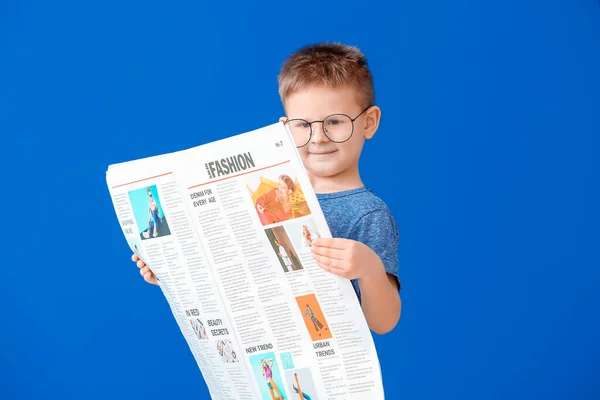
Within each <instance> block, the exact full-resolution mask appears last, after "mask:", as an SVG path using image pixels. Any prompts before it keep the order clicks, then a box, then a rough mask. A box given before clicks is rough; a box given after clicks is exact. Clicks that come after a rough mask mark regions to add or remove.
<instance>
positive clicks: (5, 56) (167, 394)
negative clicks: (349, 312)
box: [0, 0, 600, 400]
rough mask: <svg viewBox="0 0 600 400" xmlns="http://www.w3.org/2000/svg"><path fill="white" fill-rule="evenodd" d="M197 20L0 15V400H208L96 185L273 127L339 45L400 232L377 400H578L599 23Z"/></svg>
mask: <svg viewBox="0 0 600 400" xmlns="http://www.w3.org/2000/svg"><path fill="white" fill-rule="evenodd" d="M215 3H216V2H201V1H186V0H181V1H176V2H160V3H159V2H151V1H123V0H121V1H111V0H106V1H102V2H89V1H58V0H54V1H37V2H32V1H26V0H22V1H10V0H8V1H7V0H3V1H2V2H0V51H1V53H0V135H1V137H2V142H1V146H0V148H1V151H2V157H0V163H1V164H0V167H1V170H2V177H3V179H2V185H1V186H2V195H1V196H0V201H1V208H0V209H1V210H2V234H1V235H2V240H1V241H0V243H1V244H0V246H1V248H2V259H1V261H0V266H1V272H2V279H1V280H0V306H1V308H2V318H1V320H0V321H1V322H0V325H1V327H2V328H1V329H0V382H1V384H0V398H2V399H40V398H51V397H56V398H60V399H105V398H111V399H180V398H187V397H189V395H190V393H195V394H196V398H204V396H207V391H206V388H205V385H204V382H203V381H202V379H201V375H200V372H199V371H198V368H197V366H196V364H195V362H194V360H193V358H192V355H191V352H190V351H189V349H188V348H187V346H186V344H185V341H184V339H183V338H182V336H181V334H180V333H179V331H178V328H177V326H176V324H175V321H174V320H173V318H172V316H171V313H170V310H169V309H168V305H167V303H166V301H165V300H164V298H163V297H162V295H161V293H160V291H159V289H158V288H156V287H151V286H149V285H148V284H146V283H145V282H143V280H142V279H141V277H140V276H139V275H138V269H137V268H136V267H135V266H134V265H133V263H132V262H131V261H129V260H130V255H131V254H130V251H129V249H128V247H127V243H126V242H125V240H124V238H123V235H122V234H121V231H120V229H119V225H118V222H117V220H116V217H115V214H114V211H113V208H112V204H111V201H110V198H109V194H108V190H107V187H106V183H105V171H106V168H107V166H108V165H109V164H111V163H115V162H120V161H125V160H130V159H135V158H141V157H145V156H148V155H153V154H160V153H164V152H168V151H174V150H180V149H184V148H188V147H191V146H194V145H198V144H200V143H205V142H208V141H212V140H215V139H220V138H223V137H226V136H229V135H232V134H236V133H240V132H244V131H247V130H250V129H254V128H258V127H261V126H264V125H267V124H270V123H273V122H276V121H277V119H278V117H279V116H280V115H281V112H282V110H281V106H280V103H279V98H278V95H277V83H276V79H275V78H276V75H277V73H278V69H279V66H280V64H281V62H282V61H283V60H284V58H285V57H286V56H287V55H288V54H289V53H291V52H292V51H294V50H295V49H296V48H298V47H299V46H302V45H304V44H307V43H310V42H315V41H324V40H329V41H338V40H339V41H343V42H345V43H348V44H354V45H357V46H359V47H360V48H361V49H362V50H363V51H364V52H365V53H366V54H367V56H368V57H369V61H370V63H371V67H372V70H373V72H374V74H375V78H376V90H377V103H378V105H379V106H380V107H381V108H382V109H383V120H382V123H381V129H380V131H379V132H378V133H377V135H376V136H375V138H374V139H373V140H372V141H371V142H369V143H368V146H367V147H366V150H365V153H364V159H363V161H362V165H361V168H362V175H363V178H364V180H365V181H366V182H367V183H368V184H369V185H370V186H371V187H372V188H373V189H374V190H375V192H376V193H377V194H378V195H380V196H381V197H382V198H383V199H384V200H385V201H387V203H388V205H389V206H390V208H391V209H392V211H393V212H394V214H395V216H396V218H397V220H398V223H399V226H400V229H401V247H400V260H401V279H402V283H403V291H402V296H403V301H404V304H403V305H404V309H403V315H402V319H401V322H400V324H399V325H398V327H397V328H396V329H395V330H394V331H393V332H392V333H390V334H388V335H385V336H376V337H375V341H376V344H377V347H378V349H379V353H380V358H381V364H382V369H383V377H384V384H385V387H386V391H387V393H388V395H389V398H402V399H411V400H412V399H462V400H464V399H545V400H547V399H597V398H598V397H599V396H600V382H599V381H598V376H599V373H600V362H599V361H598V360H600V342H599V341H598V340H597V339H598V335H599V333H600V332H599V323H600V313H599V312H598V306H599V301H598V289H599V288H600V268H599V267H600V262H599V256H598V254H599V253H600V252H599V251H598V250H599V242H600V234H599V232H600V229H599V224H598V222H599V218H598V217H599V215H598V214H599V213H598V205H599V204H600V198H599V196H598V193H599V190H598V183H599V179H598V178H599V177H598V172H599V171H600V165H599V162H598V150H599V144H600V143H599V140H598V134H599V133H600V112H599V110H600V74H599V72H600V7H599V4H598V2H597V1H595V0H554V1H534V0H503V1H494V2H491V1H474V0H471V1H469V0H446V1H428V2H427V1H422V0H404V1H394V2H392V1H389V2H380V1H345V2H337V1H330V2H327V4H318V3H317V2H314V1H308V0H307V1H305V2H302V3H297V2H296V3H289V5H287V4H288V3H286V2H270V3H269V2H238V3H237V4H232V3H231V2H229V3H227V5H225V3H223V5H221V6H219V5H216V4H215Z"/></svg>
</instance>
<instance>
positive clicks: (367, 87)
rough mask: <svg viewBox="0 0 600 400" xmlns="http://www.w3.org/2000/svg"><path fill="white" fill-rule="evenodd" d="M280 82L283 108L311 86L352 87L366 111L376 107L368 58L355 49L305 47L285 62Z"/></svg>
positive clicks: (333, 45)
mask: <svg viewBox="0 0 600 400" xmlns="http://www.w3.org/2000/svg"><path fill="white" fill-rule="evenodd" d="M277 81H278V83H279V97H280V98H281V102H282V104H283V106H284V107H285V99H286V98H287V96H289V95H290V94H293V93H295V92H297V91H299V90H302V89H303V88H306V87H308V86H312V85H324V86H325V87H328V88H332V89H337V88H340V87H344V86H347V85H352V86H354V88H355V90H356V91H357V94H358V99H359V101H361V102H363V103H364V104H363V106H364V107H368V106H372V105H374V104H375V88H374V85H373V76H372V74H371V71H370V70H369V65H368V63H367V58H366V56H365V55H364V54H363V53H362V52H361V51H360V50H359V49H358V48H357V47H355V46H348V45H345V44H341V43H318V44H314V45H308V46H305V47H302V48H300V49H299V50H296V52H294V53H293V54H292V55H290V56H289V57H288V58H287V59H286V60H285V61H284V62H283V65H282V67H281V71H280V73H279V75H278V77H277Z"/></svg>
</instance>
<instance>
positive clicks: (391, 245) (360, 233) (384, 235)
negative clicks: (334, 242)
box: [350, 209, 400, 289]
mask: <svg viewBox="0 0 600 400" xmlns="http://www.w3.org/2000/svg"><path fill="white" fill-rule="evenodd" d="M350 239H353V240H356V241H359V242H362V243H364V244H366V245H367V246H369V247H370V248H371V249H372V250H373V251H374V252H375V253H377V255H378V256H379V258H380V259H381V262H382V263H383V265H384V267H385V271H386V272H387V273H388V274H391V275H393V276H395V277H396V279H397V280H398V289H400V277H399V271H398V270H399V266H398V242H399V240H400V234H399V232H398V226H397V224H396V221H395V219H394V216H393V215H392V214H391V213H390V212H389V210H387V209H377V210H374V211H371V212H369V213H367V214H365V215H363V216H362V217H361V218H360V219H359V220H358V221H357V222H356V224H355V225H354V227H353V228H352V231H351V232H350Z"/></svg>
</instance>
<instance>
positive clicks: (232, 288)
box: [106, 123, 384, 400]
mask: <svg viewBox="0 0 600 400" xmlns="http://www.w3.org/2000/svg"><path fill="white" fill-rule="evenodd" d="M106 180H107V184H108V188H109V192H110V195H111V198H112V201H113V205H114V208H115V211H116V215H117V218H118V221H119V224H120V226H121V228H122V231H123V233H124V235H125V238H126V240H127V242H128V244H129V247H130V248H131V250H132V252H135V253H136V254H137V255H138V256H139V257H140V258H141V259H142V260H144V261H145V263H146V264H147V265H148V266H149V267H150V268H151V270H152V271H153V273H154V274H155V276H156V277H157V279H158V283H159V286H160V288H161V290H162V292H163V294H164V296H165V298H166V300H167V301H168V303H169V305H170V308H171V310H172V312H173V315H174V317H175V320H176V322H177V324H178V326H179V328H180V329H181V332H182V334H183V336H184V337H185V340H186V341H187V344H188V345H189V348H190V350H191V352H192V354H193V356H194V358H195V360H196V362H197V364H198V367H199V369H200V371H201V374H202V376H203V378H204V380H205V381H206V384H207V386H208V389H209V391H210V394H211V396H212V398H214V399H232V400H240V399H249V400H250V399H277V398H282V399H301V400H302V399H306V400H317V399H319V400H326V399H330V400H334V399H344V400H348V399H370V400H375V399H382V398H383V397H384V394H383V385H382V378H381V371H380V367H379V360H378V357H377V352H376V349H375V345H374V342H373V338H372V335H371V332H370V330H369V328H368V325H367V323H366V320H365V318H364V315H363V313H362V311H361V308H360V304H359V302H358V299H357V297H356V295H355V293H354V290H353V288H352V285H351V283H350V281H349V280H347V279H344V278H340V277H337V276H335V275H333V274H330V273H328V272H326V271H324V270H323V269H321V268H320V267H318V266H317V264H316V263H315V261H314V259H313V258H312V254H311V251H310V246H311V242H312V241H313V240H314V239H315V238H317V237H331V233H330V231H329V228H328V226H327V223H326V221H325V218H324V216H323V213H322V211H321V208H320V207H319V203H318V201H317V197H316V195H315V193H314V191H313V189H312V187H311V185H310V181H309V179H308V175H307V173H306V170H305V169H304V166H303V165H302V162H301V160H300V158H299V155H298V151H297V149H296V147H295V144H294V142H293V139H292V138H291V136H290V134H289V132H288V130H287V129H286V128H285V126H284V125H283V124H281V123H276V124H273V125H269V126H266V127H263V128H261V129H256V130H253V131H250V132H246V133H243V134H239V135H236V136H233V137H229V138H226V139H223V140H219V141H216V142H212V143H208V144H205V145H201V146H198V147H194V148H191V149H187V150H183V151H179V152H174V153H168V154H164V155H159V156H154V157H149V158H144V159H140V160H135V161H129V162H124V163H119V164H115V165H110V166H109V168H108V171H107V173H106Z"/></svg>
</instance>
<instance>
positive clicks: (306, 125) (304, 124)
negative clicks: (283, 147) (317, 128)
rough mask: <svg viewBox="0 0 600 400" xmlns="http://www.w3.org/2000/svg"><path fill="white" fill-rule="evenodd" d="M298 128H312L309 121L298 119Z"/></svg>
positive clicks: (296, 125)
mask: <svg viewBox="0 0 600 400" xmlns="http://www.w3.org/2000/svg"><path fill="white" fill-rule="evenodd" d="M294 125H295V127H296V128H301V129H308V128H310V125H309V123H308V122H306V121H297V122H296V123H295V124H294Z"/></svg>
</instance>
